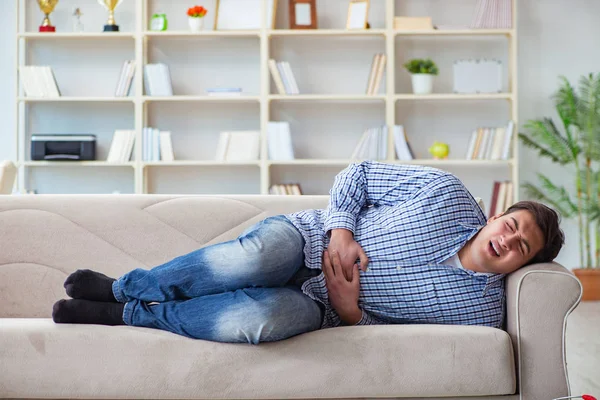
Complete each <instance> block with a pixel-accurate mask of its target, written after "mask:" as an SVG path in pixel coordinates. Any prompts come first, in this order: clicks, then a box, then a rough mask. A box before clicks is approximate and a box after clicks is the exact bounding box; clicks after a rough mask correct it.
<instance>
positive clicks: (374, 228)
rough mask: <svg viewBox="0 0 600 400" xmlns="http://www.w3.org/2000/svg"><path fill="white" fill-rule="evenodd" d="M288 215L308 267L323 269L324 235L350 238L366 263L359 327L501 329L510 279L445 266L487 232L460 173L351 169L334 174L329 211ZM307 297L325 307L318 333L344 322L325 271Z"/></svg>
mask: <svg viewBox="0 0 600 400" xmlns="http://www.w3.org/2000/svg"><path fill="white" fill-rule="evenodd" d="M286 217H287V218H288V219H289V220H290V221H291V222H292V223H293V224H294V226H296V228H298V230H300V232H301V233H302V236H303V237H304V239H305V241H306V245H305V247H304V255H305V265H306V266H307V267H308V268H314V269H319V270H320V269H321V262H322V255H323V251H324V250H325V249H326V248H327V247H328V245H329V237H328V235H327V232H328V231H330V230H331V229H336V228H344V229H348V230H350V231H352V232H353V233H354V240H356V241H357V242H358V243H359V244H360V246H361V247H362V248H363V249H364V251H365V253H366V254H367V257H368V258H369V265H368V268H369V269H368V271H366V272H363V271H360V296H359V300H358V306H359V307H360V309H361V310H362V318H361V320H360V321H359V322H358V323H357V325H368V324H416V323H420V324H424V323H427V324H461V325H486V326H492V327H498V328H501V327H502V323H503V317H504V304H505V299H504V279H503V278H504V275H502V274H489V273H479V272H474V271H471V270H467V269H463V268H458V267H456V266H453V265H451V264H449V263H446V262H445V261H446V260H448V259H449V258H450V257H452V256H453V255H455V254H456V253H457V252H458V251H459V250H460V249H461V248H462V247H463V246H464V245H465V243H466V242H467V241H468V240H469V239H471V238H472V237H473V236H475V234H477V232H479V230H480V229H481V228H482V227H483V226H484V225H485V224H486V218H485V215H484V213H483V210H482V209H481V208H480V207H479V205H478V204H477V202H476V200H475V199H474V198H473V196H472V195H471V194H470V193H469V191H468V190H467V189H466V188H465V186H464V185H463V183H462V182H461V181H460V180H459V179H458V178H456V177H455V176H454V175H452V174H450V173H448V172H445V171H442V170H439V169H436V168H431V167H424V166H418V165H399V164H384V163H378V162H374V161H364V162H361V163H359V164H351V165H349V166H348V167H347V168H346V169H344V170H343V171H342V172H340V173H339V174H338V175H337V176H336V178H335V182H334V185H333V187H332V189H331V191H330V201H329V206H328V208H327V209H326V210H304V211H301V212H297V213H293V214H288V215H286ZM302 291H303V292H304V293H305V294H306V295H308V296H309V297H311V298H312V299H314V300H316V301H319V302H321V303H323V304H324V305H325V308H326V312H325V318H324V320H323V324H322V326H321V327H322V328H328V327H334V326H338V325H342V324H343V322H342V321H341V320H340V317H339V316H338V314H337V313H336V312H335V310H334V309H333V308H332V307H331V305H330V303H329V300H328V296H327V287H326V285H325V278H324V275H323V273H322V272H321V274H319V275H318V276H314V277H312V278H310V279H308V280H307V281H306V282H304V284H303V285H302Z"/></svg>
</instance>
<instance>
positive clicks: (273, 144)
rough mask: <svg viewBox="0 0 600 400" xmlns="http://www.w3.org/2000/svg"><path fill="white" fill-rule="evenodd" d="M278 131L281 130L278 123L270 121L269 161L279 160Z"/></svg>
mask: <svg viewBox="0 0 600 400" xmlns="http://www.w3.org/2000/svg"><path fill="white" fill-rule="evenodd" d="M278 130H279V123H278V122H275V121H269V122H268V123H267V151H268V154H269V160H279V154H278V153H277V150H278V146H277V136H278V135H277V133H278Z"/></svg>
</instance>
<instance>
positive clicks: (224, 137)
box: [215, 131, 260, 161]
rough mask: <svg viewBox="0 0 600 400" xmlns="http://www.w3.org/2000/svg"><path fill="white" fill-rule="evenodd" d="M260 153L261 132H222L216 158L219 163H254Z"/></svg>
mask: <svg viewBox="0 0 600 400" xmlns="http://www.w3.org/2000/svg"><path fill="white" fill-rule="evenodd" d="M259 151H260V132H258V131H229V132H221V133H220V136H219V142H218V144H217V152H216V156H215V158H216V159H217V160H219V161H254V160H258V156H259Z"/></svg>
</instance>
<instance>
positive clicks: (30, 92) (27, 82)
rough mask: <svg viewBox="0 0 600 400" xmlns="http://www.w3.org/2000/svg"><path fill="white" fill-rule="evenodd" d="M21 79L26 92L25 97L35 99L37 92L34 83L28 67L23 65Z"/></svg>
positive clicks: (20, 68) (20, 70) (20, 71)
mask: <svg viewBox="0 0 600 400" xmlns="http://www.w3.org/2000/svg"><path fill="white" fill-rule="evenodd" d="M19 79H20V80H21V86H22V87H23V90H24V91H25V96H27V97H35V96H36V94H35V93H36V90H35V87H34V86H33V81H32V80H31V77H30V74H29V67H28V66H25V65H23V66H21V67H19Z"/></svg>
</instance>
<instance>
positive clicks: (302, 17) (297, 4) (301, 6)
mask: <svg viewBox="0 0 600 400" xmlns="http://www.w3.org/2000/svg"><path fill="white" fill-rule="evenodd" d="M289 12H290V29H318V28H317V0H289Z"/></svg>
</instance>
